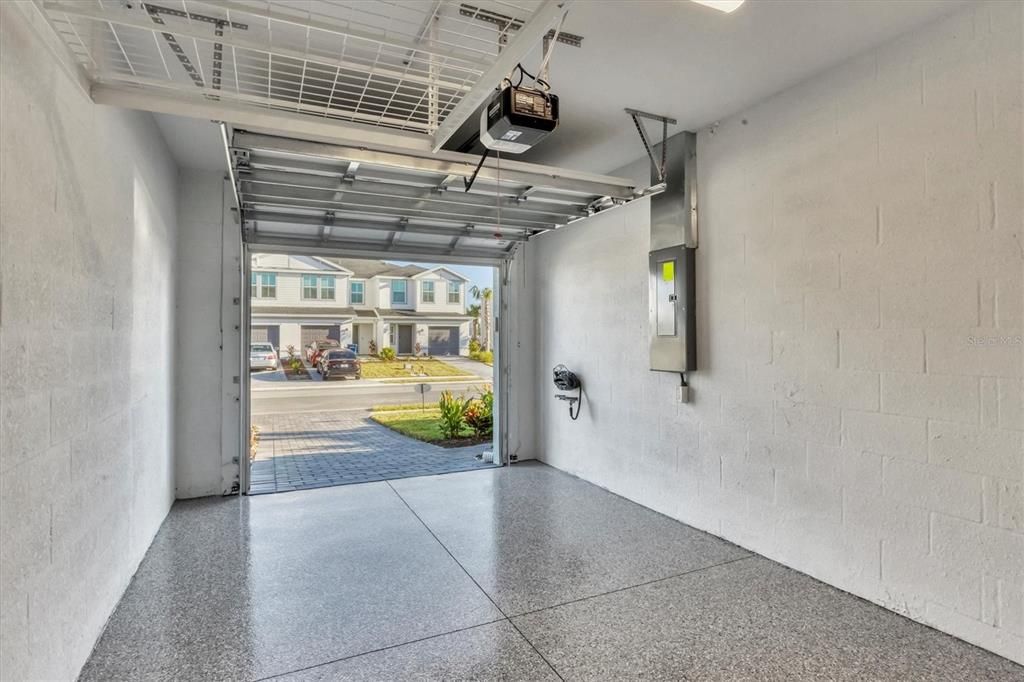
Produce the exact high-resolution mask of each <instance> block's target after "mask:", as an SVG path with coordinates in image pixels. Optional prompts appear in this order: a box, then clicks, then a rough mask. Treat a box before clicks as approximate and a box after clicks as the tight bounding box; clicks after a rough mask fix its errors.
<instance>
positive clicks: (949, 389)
mask: <svg viewBox="0 0 1024 682" xmlns="http://www.w3.org/2000/svg"><path fill="white" fill-rule="evenodd" d="M1021 8H1022V5H1021V4H1020V3H1016V2H1002V3H988V4H979V5H976V6H973V7H971V8H968V9H967V10H966V11H963V12H961V13H958V14H956V15H954V16H952V17H950V18H948V19H945V20H943V21H941V22H939V23H937V24H933V25H931V26H928V27H925V28H923V29H921V30H918V31H917V32H914V33H912V34H910V35H907V36H904V37H902V38H900V39H898V40H896V41H895V42H893V43H892V44H889V45H886V46H884V47H881V48H879V49H876V50H874V51H873V52H871V53H869V54H865V55H863V56H862V57H860V58H857V59H854V60H852V61H850V62H849V63H847V64H845V65H842V66H840V67H839V68H836V69H833V70H831V71H829V72H828V73H825V74H822V75H820V76H818V77H816V78H814V79H812V80H810V81H808V82H806V83H804V84H802V85H800V86H798V87H795V88H793V89H791V90H788V91H786V92H783V93H781V94H779V95H777V96H775V97H773V98H771V99H769V100H767V101H765V102H763V103H761V104H759V105H757V106H754V107H753V108H751V109H750V110H748V111H746V112H744V113H742V114H740V115H737V116H734V117H732V118H729V119H728V120H724V121H722V123H721V125H720V126H717V127H716V128H714V129H713V130H705V131H702V132H701V133H700V135H699V174H698V175H699V187H700V189H699V196H700V199H699V201H700V225H701V231H700V248H699V251H698V255H697V267H698V271H697V278H698V292H697V295H698V298H699V301H698V324H699V328H698V337H699V344H698V350H699V362H700V370H699V371H698V372H695V373H694V374H693V376H692V386H693V397H692V402H691V403H690V404H686V405H679V404H676V403H675V402H674V390H675V386H676V385H677V379H675V378H674V377H673V375H668V374H660V373H651V372H649V371H648V369H647V367H648V365H647V346H648V330H647V325H648V321H647V281H646V273H647V253H646V252H647V244H648V216H649V214H648V212H647V211H648V207H647V204H646V202H644V203H637V204H635V205H633V206H631V207H627V208H625V209H623V210H619V211H616V212H612V213H609V214H605V215H602V216H598V217H595V218H592V219H590V220H588V221H586V222H584V223H581V224H578V225H575V226H572V227H569V228H567V229H564V230H559V231H557V232H554V233H549V234H547V235H544V236H542V237H541V238H539V239H537V240H535V241H533V242H531V243H530V245H529V247H528V248H527V249H526V254H525V268H526V270H527V272H526V275H525V277H524V278H523V280H521V281H525V282H527V283H528V286H529V287H530V288H531V289H532V295H533V306H534V310H535V313H536V336H535V339H534V341H535V343H536V352H535V357H536V363H537V364H536V366H535V372H534V378H535V380H536V381H537V389H536V398H537V404H538V405H539V406H540V407H539V410H540V414H539V422H538V424H537V431H538V432H537V441H538V442H537V451H538V454H539V455H540V457H541V458H543V459H544V460H545V461H547V462H548V463H550V464H552V465H554V466H557V467H559V468H562V469H565V470H567V471H570V472H572V473H574V474H577V475H579V476H581V477H583V478H585V479H588V480H591V481H594V482H595V483H598V484H600V485H602V486H605V487H607V488H609V489H611V490H613V491H615V492H617V493H620V494H622V495H624V496H626V497H629V498H631V499H633V500H636V501H638V502H640V503H642V504H644V505H647V506H649V507H652V508H654V509H656V510H658V511H661V512H664V513H666V514H668V515H670V516H673V517H675V518H678V519H680V520H682V521H684V522H686V523H689V524H692V525H694V526H697V527H699V528H703V529H706V530H708V531H710V532H712V533H715V534H716V535H720V536H722V537H725V538H727V539H730V540H733V541H735V542H737V543H739V544H741V545H743V546H745V547H748V548H750V549H752V550H754V551H757V552H759V553H761V554H764V555H766V556H768V557H771V558H773V559H776V560H778V561H780V562H782V563H784V564H787V565H789V566H792V567H794V568H796V569H798V570H801V571H803V572H805V573H808V574H810V575H812V576H815V577H817V578H819V579H821V580H823V581H825V582H828V583H831V584H833V585H837V586H839V587H840V588H842V589H845V590H848V591H850V592H853V593H855V594H858V595H861V596H863V597H865V598H867V599H870V600H872V601H875V602H877V603H879V604H882V605H884V606H886V607H888V608H891V609H893V610H895V611H898V612H900V613H904V614H906V615H908V616H910V617H912V618H915V619H917V620H920V621H923V622H926V623H929V624H932V625H934V626H935V627H937V628H939V629H941V630H945V631H947V632H949V633H952V634H954V635H957V636H959V637H961V638H963V639H966V640H968V641H970V642H974V643H976V644H978V645H980V646H983V647H985V648H988V649H991V650H992V651H995V652H997V653H1000V654H1002V655H1003V656H1007V657H1009V658H1012V659H1014V660H1016V661H1018V662H1024V593H1022V585H1024V493H1022V482H1024V446H1022V430H1024V400H1022V384H1021V380H1022V358H1024V346H1022V344H1021V334H1022V327H1024V324H1022V316H1024V234H1022V232H1024V226H1022V215H1024V214H1022V201H1024V200H1022V194H1024V177H1022V174H1024V158H1022V139H1021V135H1022V117H1021V89H1022V83H1024V80H1022V72H1021V64H1022V47H1021V36H1022V17H1021ZM637 168H638V169H639V170H640V173H641V174H643V173H646V163H645V162H642V163H641V164H640V165H639V166H637ZM522 265H523V264H520V266H521V267H522ZM559 362H564V363H566V364H567V365H569V366H570V367H572V368H573V369H575V370H577V371H578V372H579V373H580V375H581V376H582V377H583V381H584V382H585V385H586V402H585V404H584V406H583V413H582V416H581V417H580V420H579V421H577V422H571V421H570V420H569V418H568V416H567V415H566V414H565V412H566V406H565V404H564V403H561V402H557V401H556V400H554V398H553V397H552V395H553V393H554V391H553V389H552V387H551V382H550V378H549V377H548V372H549V370H550V367H552V366H553V365H555V364H556V363H559Z"/></svg>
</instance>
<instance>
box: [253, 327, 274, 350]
mask: <svg viewBox="0 0 1024 682" xmlns="http://www.w3.org/2000/svg"><path fill="white" fill-rule="evenodd" d="M249 341H251V342H252V343H269V344H271V345H272V346H274V348H278V347H279V346H280V343H281V328H280V327H278V326H277V325H276V324H254V325H253V326H252V329H251V330H250V332H249Z"/></svg>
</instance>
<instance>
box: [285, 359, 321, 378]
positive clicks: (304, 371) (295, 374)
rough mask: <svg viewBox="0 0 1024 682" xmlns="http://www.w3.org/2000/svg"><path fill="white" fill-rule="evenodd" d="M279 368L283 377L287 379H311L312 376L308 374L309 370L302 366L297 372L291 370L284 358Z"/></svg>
mask: <svg viewBox="0 0 1024 682" xmlns="http://www.w3.org/2000/svg"><path fill="white" fill-rule="evenodd" d="M281 370H282V371H283V372H284V377H285V379H287V380H288V381H312V380H313V377H312V376H311V375H310V373H309V370H307V369H306V368H305V366H303V368H302V369H301V370H299V371H298V372H293V371H292V368H291V367H289V366H288V362H287V361H286V360H282V361H281Z"/></svg>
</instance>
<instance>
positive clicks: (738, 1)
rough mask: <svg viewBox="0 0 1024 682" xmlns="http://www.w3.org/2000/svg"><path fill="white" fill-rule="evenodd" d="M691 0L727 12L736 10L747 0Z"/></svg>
mask: <svg viewBox="0 0 1024 682" xmlns="http://www.w3.org/2000/svg"><path fill="white" fill-rule="evenodd" d="M690 1H691V2H695V3H697V4H698V5H706V6H707V7H711V8H712V9H717V10H718V11H719V12H725V13H726V14H728V13H729V12H735V11H736V10H737V9H738V8H739V6H740V5H742V4H743V3H744V2H746V0H690Z"/></svg>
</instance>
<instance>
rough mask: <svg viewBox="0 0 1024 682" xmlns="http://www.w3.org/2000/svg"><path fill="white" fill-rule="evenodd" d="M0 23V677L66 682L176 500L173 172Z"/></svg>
mask: <svg viewBox="0 0 1024 682" xmlns="http://www.w3.org/2000/svg"><path fill="white" fill-rule="evenodd" d="M0 26H2V35H3V38H2V40H0V283H2V291H3V294H2V309H0V516H2V519H3V523H2V525H0V528H2V535H0V595H2V596H0V671H2V672H0V676H2V677H3V679H5V680H8V679H9V680H24V679H46V680H60V679H65V680H66V679H73V678H74V677H75V676H76V675H77V674H78V671H79V669H80V668H81V666H82V664H83V663H84V662H85V660H86V657H87V656H88V655H89V652H90V650H91V648H92V646H93V643H94V642H95V640H96V638H97V636H98V635H99V633H100V631H101V629H102V628H103V625H104V623H105V621H106V619H107V617H108V616H109V614H110V613H111V611H112V610H113V608H114V605H115V604H116V602H117V600H118V598H119V597H120V596H121V593H122V592H123V591H124V589H125V587H126V586H127V584H128V581H129V580H130V578H131V576H132V574H133V573H134V572H135V569H136V567H137V566H138V563H139V561H140V560H141V559H142V556H143V554H144V553H145V551H146V549H147V547H148V546H149V544H150V541H151V540H152V538H153V536H154V535H155V533H156V531H157V528H158V527H159V525H160V523H161V521H162V520H163V518H164V516H165V515H166V513H167V510H168V509H169V508H170V505H171V502H172V500H173V461H172V453H173V445H174V430H173V419H172V417H173V391H172V373H173V367H174V361H175V360H176V357H175V352H174V254H175V241H176V216H175V210H176V209H175V200H176V173H177V170H176V168H175V166H174V163H173V161H171V160H170V155H169V153H168V150H167V148H166V146H165V145H164V142H163V137H162V136H161V134H160V132H159V130H158V128H157V126H156V125H155V123H154V122H153V120H152V118H151V117H150V116H149V115H145V114H138V113H130V112H125V111H121V110H115V109H109V108H105V107H100V106H94V105H93V104H92V103H91V102H90V100H89V99H88V97H87V95H86V94H85V93H84V92H83V91H82V90H80V89H79V88H78V86H77V85H75V84H74V81H73V80H72V79H71V78H70V77H68V75H67V74H66V73H65V72H64V71H63V70H61V68H60V67H59V66H58V63H57V61H56V60H55V57H54V56H53V54H52V53H51V52H50V51H48V49H47V45H48V44H50V43H49V41H52V40H53V39H54V37H53V35H52V32H51V31H50V29H49V28H48V27H46V26H45V25H44V24H43V23H42V21H41V20H40V17H39V15H38V13H37V12H36V10H35V9H33V8H32V7H31V6H30V4H28V3H11V2H4V3H0Z"/></svg>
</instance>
